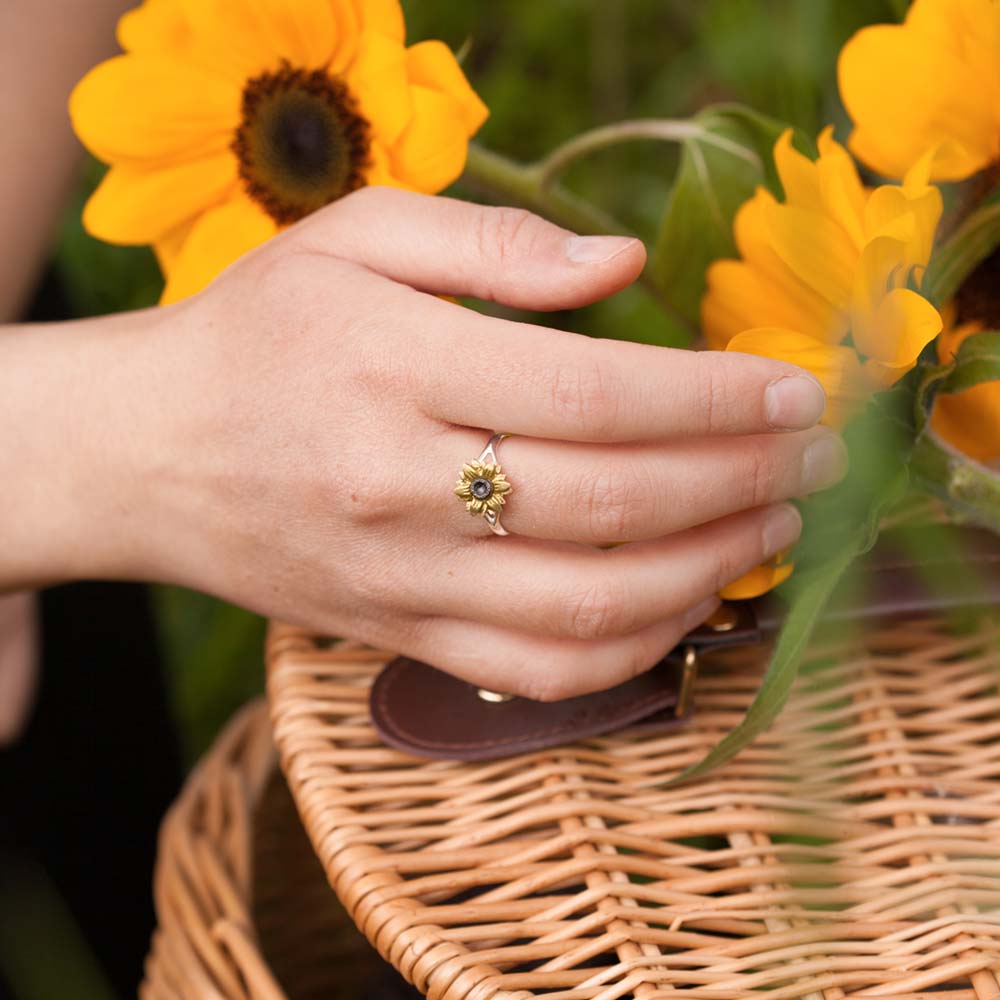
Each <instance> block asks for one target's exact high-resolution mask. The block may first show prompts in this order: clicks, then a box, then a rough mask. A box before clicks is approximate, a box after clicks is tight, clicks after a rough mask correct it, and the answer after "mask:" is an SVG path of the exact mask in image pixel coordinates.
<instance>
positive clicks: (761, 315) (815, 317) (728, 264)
mask: <svg viewBox="0 0 1000 1000" xmlns="http://www.w3.org/2000/svg"><path fill="white" fill-rule="evenodd" d="M707 285H708V290H707V293H706V295H705V297H704V298H703V300H702V330H703V332H704V333H705V335H706V337H707V338H708V341H709V345H710V346H711V347H713V348H716V349H720V348H723V347H725V345H726V344H727V343H728V342H729V340H730V338H732V337H735V336H736V334H738V333H742V332H743V331H744V330H748V329H750V328H751V327H755V326H777V327H786V328H789V329H793V330H800V331H801V332H803V333H807V334H809V335H811V336H814V337H816V339H818V340H824V341H828V342H834V343H835V342H836V341H837V340H838V339H839V334H840V333H842V332H843V329H844V328H845V326H846V322H845V321H844V320H841V321H840V322H839V323H834V321H833V318H832V316H831V311H830V309H829V306H828V305H827V304H826V303H825V302H820V304H819V305H818V306H817V307H816V308H815V309H812V310H810V309H809V307H808V306H807V305H804V304H803V303H802V301H801V298H802V296H799V295H794V296H793V295H789V294H786V291H787V290H786V289H785V288H784V287H782V286H779V285H777V284H775V283H774V282H773V281H772V280H771V278H770V275H768V274H766V273H764V272H763V271H760V270H759V269H755V268H753V267H750V266H749V265H748V264H747V263H745V262H744V261H738V260H720V261H716V262H715V263H714V264H712V265H711V266H710V267H709V269H708V274H707ZM803 287H804V286H803ZM834 328H836V334H834V333H833V330H834Z"/></svg>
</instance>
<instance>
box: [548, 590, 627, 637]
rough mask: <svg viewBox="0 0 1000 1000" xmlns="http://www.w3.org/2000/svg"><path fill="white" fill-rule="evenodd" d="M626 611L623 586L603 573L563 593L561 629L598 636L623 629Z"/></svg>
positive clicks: (612, 633) (575, 634)
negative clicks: (586, 584)
mask: <svg viewBox="0 0 1000 1000" xmlns="http://www.w3.org/2000/svg"><path fill="white" fill-rule="evenodd" d="M628 613H629V609H628V606H627V602H626V596H625V588H624V586H623V585H622V583H620V582H619V581H616V580H615V579H614V578H613V577H605V578H603V579H600V580H597V581H594V582H593V583H591V584H590V585H589V586H586V587H582V588H581V589H579V590H577V591H571V592H570V593H569V594H567V595H566V597H565V598H564V605H563V612H562V624H563V629H562V631H564V632H565V633H566V634H567V635H569V636H571V637H573V638H576V639H584V640H592V639H600V638H602V637H604V636H607V635H614V634H616V633H617V632H620V631H623V630H624V629H625V628H626V627H627V624H628Z"/></svg>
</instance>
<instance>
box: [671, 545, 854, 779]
mask: <svg viewBox="0 0 1000 1000" xmlns="http://www.w3.org/2000/svg"><path fill="white" fill-rule="evenodd" d="M863 539H864V532H861V531H859V532H857V533H856V535H855V538H854V539H853V544H851V545H848V546H845V547H844V548H843V549H842V550H841V553H840V555H839V556H838V557H837V558H836V559H834V560H832V561H830V562H827V563H824V564H823V565H822V566H818V567H816V568H814V569H813V570H812V571H810V572H808V573H807V574H804V578H803V577H802V576H800V579H799V581H798V582H799V586H798V590H797V593H796V596H795V598H794V599H793V601H792V603H791V605H790V606H789V609H788V615H787V617H786V618H785V623H784V625H783V627H782V629H781V633H780V635H779V636H778V640H777V643H776V644H775V647H774V653H773V654H772V656H771V662H770V663H769V664H768V668H767V673H766V674H765V675H764V680H763V682H762V683H761V686H760V690H759V691H758V692H757V697H756V698H754V700H753V704H752V705H751V706H750V708H749V709H748V710H747V714H746V715H745V716H744V717H743V721H742V722H741V723H740V724H739V725H738V726H737V727H736V728H735V729H734V730H733V731H732V732H731V733H729V735H728V736H726V737H725V738H724V739H723V740H722V741H721V742H720V743H718V744H717V745H716V746H715V748H714V749H713V750H711V751H710V752H709V753H708V754H707V755H706V756H705V757H704V758H702V759H701V760H700V761H699V762H698V763H697V764H694V765H693V766H691V767H689V768H686V769H685V770H684V771H682V772H681V773H680V774H679V775H678V776H677V777H676V778H673V779H672V780H671V782H670V784H675V783H678V782H681V781H688V780H690V779H691V778H697V777H699V776H700V775H702V774H706V773H707V772H708V771H711V770H712V769H713V768H716V767H719V766H720V765H721V764H724V763H725V762H726V761H727V760H730V759H731V758H732V757H734V756H735V755H736V754H737V753H739V752H740V750H742V749H743V748H744V747H745V746H746V745H747V744H748V743H750V742H752V741H753V740H754V739H756V737H757V736H759V735H760V734H761V733H762V732H764V730H765V729H767V728H768V726H770V725H771V723H772V722H774V720H775V719H776V718H777V717H778V714H779V713H780V712H781V710H782V708H784V706H785V702H786V701H787V700H788V695H789V693H790V692H791V690H792V685H793V684H794V683H795V678H796V677H797V676H798V672H799V665H800V664H801V662H802V657H803V655H804V654H805V651H806V648H807V646H808V643H809V639H810V638H811V637H812V634H813V631H814V630H815V628H816V624H817V622H818V621H819V617H820V615H821V614H822V612H823V608H824V607H826V604H827V601H828V600H829V599H830V595H831V594H832V593H833V591H834V588H835V587H836V586H837V584H838V583H839V582H840V579H841V578H842V577H843V575H844V573H845V572H847V569H848V567H849V566H850V565H851V563H852V562H853V561H854V559H855V557H856V556H857V555H858V554H859V553H860V552H861V549H862V542H863Z"/></svg>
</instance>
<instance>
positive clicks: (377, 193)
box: [307, 184, 402, 218]
mask: <svg viewBox="0 0 1000 1000" xmlns="http://www.w3.org/2000/svg"><path fill="white" fill-rule="evenodd" d="M401 193H402V192H400V191H398V190H396V189H395V188H390V187H383V186H380V185H377V184H376V185H365V186H364V187H360V188H357V190H355V191H352V192H351V193H350V194H348V195H345V196H344V197H343V198H338V199H337V200H336V201H334V202H331V203H330V204H329V205H327V206H325V207H324V208H323V209H322V210H321V211H323V212H325V213H326V214H327V216H330V215H333V214H336V215H348V214H349V213H352V212H356V211H359V212H365V213H367V212H375V211H379V210H382V209H388V208H392V207H393V206H394V205H396V204H397V203H398V201H399V199H400V195H401ZM307 218H308V216H307Z"/></svg>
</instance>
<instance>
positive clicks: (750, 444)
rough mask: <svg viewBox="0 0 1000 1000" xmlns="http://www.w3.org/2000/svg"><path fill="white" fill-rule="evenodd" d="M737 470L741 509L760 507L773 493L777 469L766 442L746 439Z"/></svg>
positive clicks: (771, 451)
mask: <svg viewBox="0 0 1000 1000" xmlns="http://www.w3.org/2000/svg"><path fill="white" fill-rule="evenodd" d="M740 466H741V468H740V469H739V494H740V498H741V500H742V501H743V503H742V506H743V507H760V506H762V505H763V504H765V503H767V502H768V500H769V499H770V498H771V496H772V494H773V493H774V483H775V480H776V478H777V476H778V472H779V468H778V463H777V461H776V459H775V455H774V452H773V450H772V449H771V448H770V447H768V443H767V442H766V441H760V440H758V441H755V440H753V439H746V440H745V441H744V447H743V451H742V454H741V461H740Z"/></svg>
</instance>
